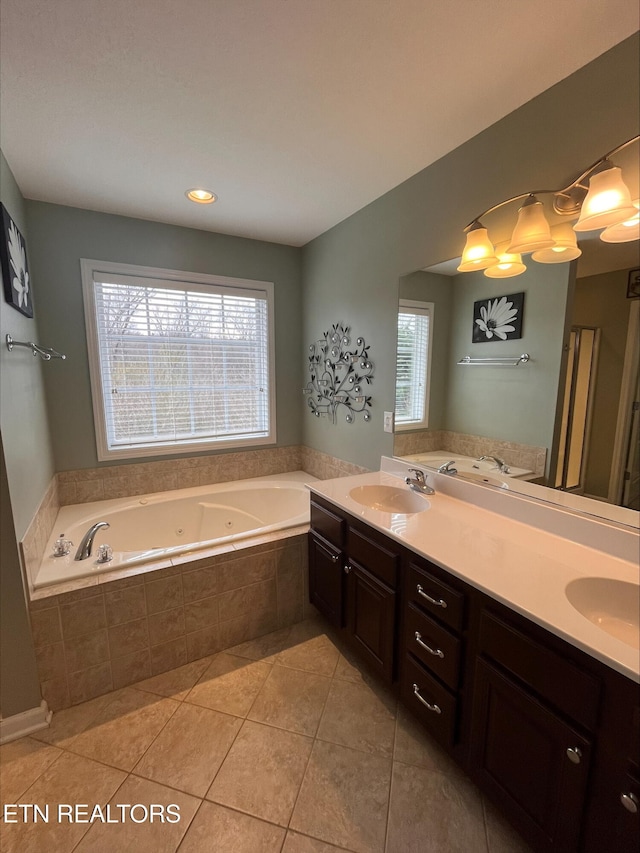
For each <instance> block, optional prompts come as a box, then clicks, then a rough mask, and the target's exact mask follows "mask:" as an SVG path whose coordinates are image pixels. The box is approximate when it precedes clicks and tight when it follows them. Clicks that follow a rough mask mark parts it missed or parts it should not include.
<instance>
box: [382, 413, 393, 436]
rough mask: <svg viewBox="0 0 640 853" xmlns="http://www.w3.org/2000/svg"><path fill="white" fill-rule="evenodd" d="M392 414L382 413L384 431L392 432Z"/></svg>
mask: <svg viewBox="0 0 640 853" xmlns="http://www.w3.org/2000/svg"><path fill="white" fill-rule="evenodd" d="M393 421H394V418H393V412H385V413H384V431H385V432H393Z"/></svg>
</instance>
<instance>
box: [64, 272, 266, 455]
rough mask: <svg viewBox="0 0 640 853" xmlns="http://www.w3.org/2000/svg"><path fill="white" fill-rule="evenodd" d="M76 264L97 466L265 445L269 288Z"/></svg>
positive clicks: (219, 279)
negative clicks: (108, 461) (79, 268)
mask: <svg viewBox="0 0 640 853" xmlns="http://www.w3.org/2000/svg"><path fill="white" fill-rule="evenodd" d="M81 263H82V277H83V289H84V300H85V317H86V322H87V342H88V347H89V367H90V372H91V389H92V395H93V408H94V418H95V424H96V443H97V448H98V458H99V459H100V460H106V459H114V458H132V457H138V456H151V455H153V456H155V455H162V454H165V453H180V452H184V451H185V450H206V449H208V448H212V447H236V446H247V445H256V444H267V443H273V442H274V441H275V412H274V378H273V284H272V283H271V282H256V281H244V280H240V279H231V278H222V277H214V276H206V275H199V274H192V273H178V272H175V271H173V270H159V269H150V268H146V267H130V266H127V265H124V264H107V263H103V262H99V261H87V260H83V261H82V262H81Z"/></svg>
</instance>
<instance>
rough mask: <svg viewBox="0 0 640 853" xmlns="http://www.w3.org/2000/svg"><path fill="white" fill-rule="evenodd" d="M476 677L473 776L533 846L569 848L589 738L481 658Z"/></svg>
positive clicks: (576, 831)
mask: <svg viewBox="0 0 640 853" xmlns="http://www.w3.org/2000/svg"><path fill="white" fill-rule="evenodd" d="M476 675H477V679H476V691H477V693H476V703H475V707H474V718H473V724H472V727H473V736H472V743H471V769H472V773H473V775H474V776H475V778H476V779H477V780H478V782H479V784H480V785H481V786H482V787H483V789H484V790H486V791H487V793H488V794H490V795H491V796H493V798H494V799H495V800H496V802H497V803H498V804H499V805H501V806H502V807H503V808H504V810H505V812H506V813H507V815H509V816H510V817H511V818H512V819H513V821H514V823H516V824H517V825H518V826H519V827H520V828H521V830H522V832H523V834H525V836H528V837H529V838H530V840H531V841H532V842H533V844H534V846H535V848H536V849H539V850H549V851H573V850H576V849H577V847H578V841H579V835H580V826H581V820H582V813H583V810H584V800H585V792H586V783H587V777H588V771H589V761H590V744H589V742H588V741H587V740H585V738H583V737H581V736H580V735H578V734H577V733H576V732H575V731H574V730H573V729H572V728H571V727H570V726H568V725H567V724H566V723H565V722H564V721H563V720H562V719H560V718H559V717H558V716H556V715H555V714H554V713H553V712H551V711H550V710H549V709H548V708H546V707H545V706H544V705H542V704H541V703H540V702H538V701H537V700H536V699H535V698H534V697H533V696H532V695H530V694H529V693H527V692H525V691H524V690H523V689H522V688H521V687H519V686H517V685H516V684H515V683H514V682H512V681H510V680H509V679H508V678H506V677H505V676H504V675H502V674H501V673H500V672H498V670H496V669H494V668H493V667H492V666H490V665H489V664H487V663H486V662H485V661H483V660H480V659H479V660H478V662H477V670H476Z"/></svg>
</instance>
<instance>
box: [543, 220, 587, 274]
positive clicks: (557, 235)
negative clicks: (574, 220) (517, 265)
mask: <svg viewBox="0 0 640 853" xmlns="http://www.w3.org/2000/svg"><path fill="white" fill-rule="evenodd" d="M551 236H552V237H553V241H554V243H553V246H549V247H547V248H546V249H539V250H538V251H537V252H534V253H533V254H532V255H531V257H532V258H533V260H534V261H538V263H540V264H564V263H566V262H567V261H574V260H575V259H576V258H579V257H580V255H581V254H582V249H580V248H579V247H578V242H577V238H576V232H575V231H574V230H573V228H572V226H571V223H570V222H562V223H561V224H560V225H554V226H553V228H552V229H551Z"/></svg>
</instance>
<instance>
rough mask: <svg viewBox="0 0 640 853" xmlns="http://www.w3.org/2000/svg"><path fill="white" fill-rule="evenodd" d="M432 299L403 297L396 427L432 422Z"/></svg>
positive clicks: (397, 428) (398, 353) (397, 375)
mask: <svg viewBox="0 0 640 853" xmlns="http://www.w3.org/2000/svg"><path fill="white" fill-rule="evenodd" d="M433 308H434V306H433V303H432V302H417V301H413V300H408V299H401V300H400V306H399V309H398V349H397V372H396V407H395V426H396V430H402V429H421V428H426V427H427V426H428V424H429V384H430V383H429V377H430V373H431V339H432V331H433V313H434V311H433Z"/></svg>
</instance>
